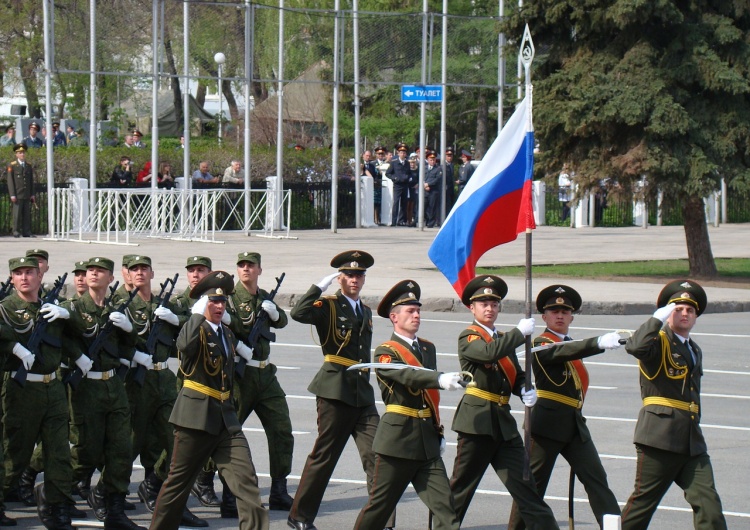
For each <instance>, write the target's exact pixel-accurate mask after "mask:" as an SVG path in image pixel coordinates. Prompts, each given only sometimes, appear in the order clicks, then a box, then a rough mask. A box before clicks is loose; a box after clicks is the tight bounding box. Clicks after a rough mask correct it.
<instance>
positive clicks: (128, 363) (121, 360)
mask: <svg viewBox="0 0 750 530" xmlns="http://www.w3.org/2000/svg"><path fill="white" fill-rule="evenodd" d="M120 364H123V365H125V366H127V367H128V368H130V361H128V360H127V359H124V358H122V357H120Z"/></svg>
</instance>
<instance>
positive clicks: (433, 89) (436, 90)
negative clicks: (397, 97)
mask: <svg viewBox="0 0 750 530" xmlns="http://www.w3.org/2000/svg"><path fill="white" fill-rule="evenodd" d="M401 101H402V102H403V103H436V102H437V103H439V102H441V101H443V87H442V86H441V85H402V86H401Z"/></svg>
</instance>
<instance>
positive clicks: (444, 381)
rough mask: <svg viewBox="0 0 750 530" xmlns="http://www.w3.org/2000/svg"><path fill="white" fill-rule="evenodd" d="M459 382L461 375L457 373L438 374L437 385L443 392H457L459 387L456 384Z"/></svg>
mask: <svg viewBox="0 0 750 530" xmlns="http://www.w3.org/2000/svg"><path fill="white" fill-rule="evenodd" d="M460 380H461V374H459V373H458V372H446V373H444V374H440V377H438V384H439V385H440V388H442V389H443V390H458V389H459V388H461V385H460V384H458V382H459V381H460Z"/></svg>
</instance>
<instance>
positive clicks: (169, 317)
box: [154, 305, 180, 326]
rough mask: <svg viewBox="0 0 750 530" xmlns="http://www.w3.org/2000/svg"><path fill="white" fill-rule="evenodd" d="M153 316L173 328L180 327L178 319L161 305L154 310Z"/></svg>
mask: <svg viewBox="0 0 750 530" xmlns="http://www.w3.org/2000/svg"><path fill="white" fill-rule="evenodd" d="M154 315H156V318H159V319H161V320H163V321H164V322H166V323H168V324H172V325H173V326H179V325H180V319H179V318H177V315H175V314H174V313H172V311H170V310H169V309H167V308H166V307H164V306H163V305H160V306H159V307H157V308H156V309H154Z"/></svg>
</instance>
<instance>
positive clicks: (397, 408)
mask: <svg viewBox="0 0 750 530" xmlns="http://www.w3.org/2000/svg"><path fill="white" fill-rule="evenodd" d="M385 411H386V412H393V413H394V414H401V415H402V416H409V417H411V418H431V417H432V411H431V410H430V409H428V408H424V409H413V408H411V407H404V406H402V405H386V406H385Z"/></svg>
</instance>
